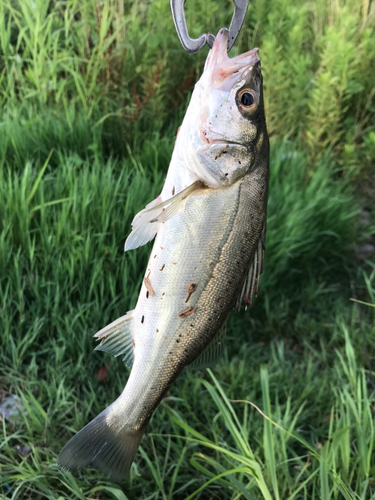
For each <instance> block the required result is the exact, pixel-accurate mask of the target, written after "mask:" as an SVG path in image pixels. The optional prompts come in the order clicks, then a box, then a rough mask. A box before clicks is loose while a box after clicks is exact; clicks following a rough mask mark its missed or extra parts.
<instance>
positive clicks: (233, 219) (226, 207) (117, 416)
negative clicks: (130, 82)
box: [57, 28, 269, 482]
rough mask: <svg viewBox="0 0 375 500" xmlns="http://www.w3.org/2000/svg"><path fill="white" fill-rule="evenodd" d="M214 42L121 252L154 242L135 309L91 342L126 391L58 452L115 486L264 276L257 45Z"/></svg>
mask: <svg viewBox="0 0 375 500" xmlns="http://www.w3.org/2000/svg"><path fill="white" fill-rule="evenodd" d="M227 43H228V30H227V29H225V28H222V29H221V30H220V31H219V33H218V34H217V36H216V38H215V42H214V44H213V47H212V49H211V50H210V52H209V54H208V56H207V59H206V62H205V66H204V70H203V73H202V75H201V78H200V79H199V81H198V82H197V83H196V85H195V87H194V90H193V93H192V96H191V100H190V103H189V106H188V109H187V111H186V114H185V117H184V119H183V122H182V125H181V127H180V128H179V131H178V134H177V138H176V141H175V147H174V150H173V153H172V158H171V162H170V165H169V168H168V173H167V176H166V179H165V182H164V186H163V189H162V191H161V193H160V195H159V196H158V197H157V198H156V199H155V200H154V201H152V202H151V203H149V204H148V205H147V206H146V207H145V209H143V210H141V212H139V213H138V214H137V215H136V216H135V218H134V219H133V222H132V231H131V233H130V235H129V236H128V238H127V240H126V242H125V251H129V250H132V249H135V248H138V247H139V246H141V245H144V244H145V243H147V242H148V241H150V240H152V239H153V238H155V241H154V245H153V248H152V251H151V254H150V258H149V261H148V265H147V269H146V271H145V274H144V279H143V283H142V286H141V290H140V293H139V297H138V301H137V304H136V307H135V309H134V310H132V311H129V312H128V313H127V314H125V315H124V316H122V317H120V318H118V319H117V320H115V321H114V322H113V323H111V324H109V325H108V326H106V327H105V328H103V329H102V330H100V331H99V332H98V333H96V334H95V337H96V339H97V340H99V341H100V344H99V345H98V346H97V347H96V349H97V350H101V351H106V352H109V353H111V354H113V355H114V356H122V357H123V360H124V361H125V362H126V363H127V364H128V365H129V366H131V367H132V369H131V372H130V375H129V378H128V381H127V383H126V386H125V388H124V390H123V392H122V393H121V395H120V396H119V397H118V398H117V399H116V401H114V402H113V403H112V404H111V405H109V406H108V407H107V408H106V409H105V410H104V411H102V412H101V413H100V414H99V415H98V416H97V417H96V418H94V419H93V420H92V421H91V422H90V423H88V424H87V425H86V426H85V427H84V428H83V429H81V430H80V431H79V432H78V433H77V434H76V435H75V436H74V437H73V438H71V439H70V441H68V443H67V444H66V445H65V446H64V447H63V449H62V450H61V452H60V454H59V456H58V459H57V463H58V465H59V467H60V468H62V469H64V470H69V471H74V470H77V469H80V468H83V467H87V466H89V465H90V464H91V465H92V466H94V467H96V468H97V469H99V470H100V471H101V472H103V473H105V474H107V475H109V476H110V478H111V479H112V480H113V481H116V482H120V481H121V480H122V479H123V478H124V477H125V476H126V474H127V473H128V472H129V470H130V467H131V464H132V462H133V460H134V457H135V455H136V452H137V449H138V447H139V444H140V442H141V439H142V436H143V435H144V433H145V430H146V428H147V425H148V423H149V421H150V419H151V416H152V414H153V412H154V411H155V409H156V408H157V407H158V405H159V403H160V402H161V401H162V399H163V397H164V396H165V394H166V393H167V391H168V390H169V388H170V386H171V385H172V384H173V383H174V381H175V380H176V378H177V377H178V375H179V374H180V373H181V372H182V370H183V369H184V368H185V367H188V366H190V367H194V366H205V365H209V364H213V363H214V362H215V361H216V360H217V359H218V358H219V357H220V355H221V353H222V351H223V346H224V340H225V322H226V319H227V317H228V315H229V313H230V311H231V310H233V309H234V308H236V307H240V306H241V303H242V302H243V301H244V302H245V306H247V305H249V304H250V303H251V300H252V297H253V295H254V294H256V293H257V289H258V284H259V278H260V274H261V272H262V268H263V260H264V247H265V232H266V218H267V197H268V178H269V139H268V135H267V128H266V120H265V114H264V102H263V80H262V74H261V65H260V59H259V56H258V49H253V50H250V51H248V52H246V53H244V54H241V55H238V56H236V57H233V58H230V57H229V56H228V54H227Z"/></svg>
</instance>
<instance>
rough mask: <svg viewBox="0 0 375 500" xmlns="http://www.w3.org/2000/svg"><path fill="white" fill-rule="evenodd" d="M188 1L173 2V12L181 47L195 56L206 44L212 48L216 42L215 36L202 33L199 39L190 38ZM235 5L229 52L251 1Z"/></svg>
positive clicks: (242, 0)
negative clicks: (187, 12) (186, 14)
mask: <svg viewBox="0 0 375 500" xmlns="http://www.w3.org/2000/svg"><path fill="white" fill-rule="evenodd" d="M185 1H186V0H171V10H172V17H173V21H174V25H175V26H176V30H177V34H178V37H179V39H180V42H181V45H182V46H183V48H184V49H185V50H186V52H189V54H194V53H195V52H198V51H199V50H201V48H203V47H204V46H205V45H206V43H207V45H208V46H209V47H211V48H212V45H213V43H214V41H215V37H214V35H212V33H209V34H208V35H207V33H202V34H201V35H199V37H198V38H190V37H189V34H188V30H187V26H186V19H185V12H184V5H185ZM233 3H234V14H233V17H232V21H231V23H230V26H229V36H228V52H229V51H230V49H231V48H232V46H233V44H234V42H235V41H236V38H237V36H238V33H239V32H240V29H241V26H242V24H243V22H244V19H245V15H246V11H247V7H248V5H249V0H233Z"/></svg>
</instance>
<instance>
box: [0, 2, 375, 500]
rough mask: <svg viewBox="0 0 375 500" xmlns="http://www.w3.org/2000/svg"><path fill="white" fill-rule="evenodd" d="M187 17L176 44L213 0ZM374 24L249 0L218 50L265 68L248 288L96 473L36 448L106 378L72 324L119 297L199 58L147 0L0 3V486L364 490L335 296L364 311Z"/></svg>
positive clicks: (333, 493) (113, 377)
mask: <svg viewBox="0 0 375 500" xmlns="http://www.w3.org/2000/svg"><path fill="white" fill-rule="evenodd" d="M187 11H188V23H189V28H190V31H191V33H192V35H193V36H196V35H198V34H199V32H200V31H203V30H208V29H210V30H212V31H214V30H217V29H219V28H220V27H221V26H222V25H228V22H229V20H230V16H231V11H232V7H231V4H230V3H229V2H228V3H224V2H222V3H219V2H214V1H213V0H212V1H211V0H210V1H203V0H189V2H187ZM206 23H207V26H206ZM374 26H375V19H374V6H373V5H372V6H370V4H369V3H368V2H366V0H364V1H363V2H361V3H360V2H357V1H354V0H346V1H343V0H342V1H341V2H326V1H316V2H310V3H308V2H306V1H303V0H297V2H290V1H289V0H277V1H273V2H268V1H267V2H264V1H261V0H256V1H255V2H252V4H251V6H250V9H249V12H248V14H247V20H246V25H245V27H244V29H243V30H242V32H241V35H240V37H239V40H238V43H237V44H236V48H235V49H234V52H236V51H237V52H239V51H243V50H245V49H248V48H250V47H252V46H253V45H257V46H259V47H260V56H261V59H262V68H263V73H264V78H265V99H266V113H267V119H268V126H269V131H270V135H271V183H270V197H269V217H268V227H267V244H266V261H265V271H264V274H263V276H262V281H261V287H260V293H259V296H258V298H257V299H256V301H255V304H254V305H253V307H252V308H251V310H250V311H246V312H245V311H243V312H241V313H233V314H232V315H231V318H230V324H229V329H228V337H229V338H228V342H227V346H226V349H225V355H224V357H223V359H222V360H221V361H220V363H219V364H218V365H217V366H215V367H214V368H212V370H211V371H209V370H208V371H207V370H206V371H187V372H186V373H185V374H182V375H181V376H180V377H179V379H178V381H177V383H176V384H175V385H174V386H173V387H172V388H171V392H170V394H169V396H168V398H167V399H166V400H165V401H164V402H163V403H162V405H161V406H160V408H159V409H158V411H157V412H156V413H155V415H154V417H153V419H152V421H151V423H150V425H149V429H148V431H149V432H148V434H147V435H146V436H145V438H144V440H143V441H142V446H141V449H140V452H139V453H138V455H137V458H136V461H135V463H134V465H133V468H132V470H131V473H130V475H129V477H128V478H127V479H126V480H125V481H124V483H123V484H121V485H116V484H113V483H111V482H110V481H108V479H106V478H105V477H103V476H101V475H100V474H99V473H98V472H97V471H95V470H90V469H88V470H85V471H83V472H80V473H79V474H77V475H76V476H73V475H71V474H65V473H62V472H61V471H59V470H58V469H57V467H56V455H57V453H58V452H59V450H60V449H61V447H62V446H63V444H65V442H66V441H67V439H68V438H69V437H71V436H72V435H73V434H74V432H76V431H77V430H79V429H80V428H81V427H82V426H83V425H84V424H85V423H87V422H88V421H89V420H90V419H91V418H93V417H94V416H95V415H96V414H97V413H99V412H100V411H101V410H102V409H103V408H104V407H105V406H107V405H108V404H109V403H110V402H112V401H113V400H114V399H115V398H116V397H117V396H118V394H119V393H120V391H121V390H122V388H123V386H124V383H125V382H126V377H127V369H126V367H125V366H124V365H123V363H122V362H121V361H120V360H118V359H114V358H111V356H110V355H106V354H103V353H101V352H95V353H94V352H93V348H94V342H93V338H92V335H93V334H94V333H95V332H96V331H97V330H98V329H99V328H101V327H102V326H104V325H105V324H107V323H108V322H109V321H111V320H113V319H115V318H117V317H118V316H119V315H122V314H124V313H125V312H126V311H127V310H128V309H132V308H133V307H134V305H135V301H136V298H137V294H138V290H139V286H140V282H141V278H142V274H143V269H144V266H145V263H146V259H147V255H148V252H149V251H150V246H147V247H145V248H141V249H138V250H137V251H135V252H130V253H128V254H126V255H125V254H124V253H123V243H124V240H125V238H126V236H127V234H128V233H129V228H130V221H131V219H132V217H133V215H134V214H135V213H136V212H137V211H139V210H140V209H141V208H143V207H144V205H145V204H146V203H147V202H149V201H150V200H151V199H153V198H154V197H155V196H156V195H157V194H158V192H159V191H160V188H161V186H162V184H163V179H164V178H165V173H166V170H167V166H168V162H169V159H170V156H171V152H172V149H173V143H174V134H175V131H176V129H177V127H178V125H179V124H180V122H181V119H182V116H183V114H184V111H185V109H186V103H187V100H188V98H189V93H190V91H191V89H192V86H193V84H194V81H195V80H196V78H197V76H198V75H199V72H200V71H201V68H202V63H203V60H204V58H205V54H204V53H202V54H198V55H196V56H188V55H186V54H184V53H183V51H182V48H181V47H180V46H179V42H178V40H177V36H176V34H175V33H174V27H173V24H172V21H171V16H170V13H169V5H168V2H166V1H163V2H162V1H158V0H154V1H153V2H149V3H148V2H140V1H137V0H136V1H134V2H131V3H129V2H127V1H126V2H125V3H124V4H123V3H122V2H119V1H117V0H110V1H109V0H108V1H103V2H94V1H93V0H92V1H91V0H85V1H84V2H83V1H80V2H78V0H71V1H69V2H62V1H56V2H49V1H47V0H37V1H36V2H34V3H32V2H27V1H25V0H18V1H16V0H14V1H7V0H5V1H4V2H1V3H0V102H1V106H2V118H1V121H0V162H1V169H0V311H1V314H0V331H1V335H0V345H1V349H0V401H1V400H4V398H6V397H7V395H9V394H15V395H17V396H18V398H19V400H20V401H21V402H22V404H23V406H24V411H23V412H22V413H21V415H20V416H19V417H18V420H17V422H16V423H14V422H13V423H12V422H7V421H5V420H4V419H2V420H1V421H0V423H1V426H2V432H3V438H2V439H1V440H0V476H1V477H0V498H13V499H22V500H24V499H39V498H51V499H59V500H61V499H76V498H79V499H99V498H100V499H107V498H108V499H109V498H117V499H119V500H123V499H126V498H128V499H129V500H139V499H141V500H146V499H149V500H151V499H154V500H156V499H163V500H167V499H173V500H179V499H181V500H182V499H188V498H197V499H202V500H209V499H212V500H213V499H223V500H226V499H231V500H234V499H236V500H237V499H238V500H239V499H250V500H258V499H267V500H269V499H272V500H279V499H280V500H286V499H290V500H292V499H296V500H299V499H306V500H310V499H312V500H318V499H323V500H328V499H334V500H339V499H340V500H341V499H351V500H354V499H356V500H357V499H361V500H367V499H375V452H374V447H375V432H374V422H373V420H374V411H375V394H374V391H375V385H374V380H373V375H372V372H371V364H372V366H375V326H374V313H375V308H374V307H371V305H363V304H361V303H355V302H352V301H350V300H349V299H350V298H357V299H358V300H360V301H363V302H366V303H368V304H372V305H374V304H375V266H374V254H373V253H372V252H373V245H374V240H373V234H374V232H375V231H374V228H375V223H374V219H375V217H374V202H373V199H374V186H375V172H374V167H373V162H374V157H375V129H374V126H373V123H374V122H373V118H374V111H375V108H374V99H373V97H374V93H375V91H374V86H373V85H374V83H373V70H372V69H371V68H373V67H374V64H375V42H374V40H375V37H374ZM25 412H26V413H25ZM25 447H27V448H29V450H27V449H26V448H25ZM22 454H24V455H25V456H22Z"/></svg>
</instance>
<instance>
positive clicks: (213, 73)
mask: <svg viewBox="0 0 375 500" xmlns="http://www.w3.org/2000/svg"><path fill="white" fill-rule="evenodd" d="M227 42H228V30H227V29H225V28H222V29H221V30H220V31H219V33H218V35H217V37H216V39H215V42H214V44H213V47H212V49H211V51H210V52H209V54H208V57H207V60H206V64H205V67H204V71H203V74H202V77H201V78H200V80H199V81H198V82H197V84H196V87H195V89H194V93H193V96H192V100H191V105H192V106H191V107H192V109H191V113H190V115H191V118H193V120H192V121H191V122H190V123H191V126H190V141H191V144H192V146H193V149H194V150H195V152H194V154H195V155H196V158H197V159H198V162H199V164H200V167H198V166H197V165H196V166H195V170H196V173H197V174H198V177H200V178H201V180H203V181H205V182H206V183H207V184H208V185H209V186H211V187H220V186H221V187H223V186H224V187H225V186H226V185H229V184H232V183H233V182H235V181H236V180H238V179H239V178H240V177H242V176H243V175H245V174H246V172H247V171H248V170H249V169H250V168H251V167H252V165H253V164H254V163H255V159H256V156H257V151H258V149H259V147H260V144H259V141H262V140H263V136H264V134H262V131H265V118H264V105H263V89H262V74H261V68H260V59H259V57H258V49H253V50H251V51H249V52H246V53H244V54H241V55H239V56H236V57H234V58H230V57H228V54H227ZM265 135H266V134H265Z"/></svg>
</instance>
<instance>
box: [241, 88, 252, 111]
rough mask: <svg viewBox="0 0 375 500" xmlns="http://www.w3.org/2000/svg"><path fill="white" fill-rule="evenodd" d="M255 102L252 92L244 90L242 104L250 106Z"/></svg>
mask: <svg viewBox="0 0 375 500" xmlns="http://www.w3.org/2000/svg"><path fill="white" fill-rule="evenodd" d="M253 103H254V97H253V96H252V95H251V94H250V92H244V93H243V94H242V96H241V104H243V105H244V106H246V107H247V108H248V107H249V106H251V105H252V104H253Z"/></svg>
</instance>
